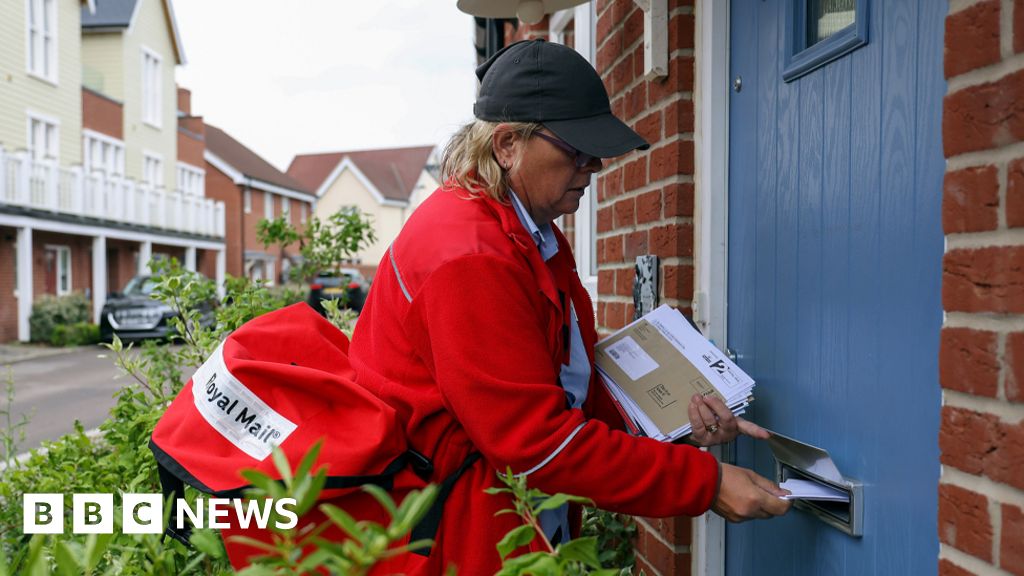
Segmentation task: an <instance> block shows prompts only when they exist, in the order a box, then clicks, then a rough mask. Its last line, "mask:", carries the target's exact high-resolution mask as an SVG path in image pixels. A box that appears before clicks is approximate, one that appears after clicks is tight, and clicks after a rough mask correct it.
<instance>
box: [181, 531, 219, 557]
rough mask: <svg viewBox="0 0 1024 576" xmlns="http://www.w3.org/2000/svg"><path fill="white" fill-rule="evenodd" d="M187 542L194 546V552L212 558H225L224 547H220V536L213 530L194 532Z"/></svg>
mask: <svg viewBox="0 0 1024 576" xmlns="http://www.w3.org/2000/svg"><path fill="white" fill-rule="evenodd" d="M189 542H191V543H192V546H195V548H196V550H199V551H200V552H202V553H203V554H206V555H207V556H210V557H212V558H224V557H225V556H226V554H225V553H224V546H222V545H221V540H220V536H219V535H218V534H217V533H216V532H214V531H213V530H206V529H201V530H196V531H194V532H192V536H191V537H190V538H189Z"/></svg>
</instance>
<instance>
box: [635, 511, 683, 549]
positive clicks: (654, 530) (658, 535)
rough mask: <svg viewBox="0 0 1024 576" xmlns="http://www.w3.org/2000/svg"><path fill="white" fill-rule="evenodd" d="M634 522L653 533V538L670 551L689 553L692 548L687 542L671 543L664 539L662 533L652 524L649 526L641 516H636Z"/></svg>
mask: <svg viewBox="0 0 1024 576" xmlns="http://www.w3.org/2000/svg"><path fill="white" fill-rule="evenodd" d="M691 522H692V520H691ZM636 523H637V524H639V525H641V526H643V527H644V529H645V530H647V532H648V533H649V534H652V535H654V539H655V540H657V541H658V542H661V543H662V544H664V545H665V546H666V547H667V548H668V549H669V550H671V551H672V553H673V554H689V553H690V551H691V550H692V547H691V546H690V545H688V544H672V543H671V542H669V541H668V540H666V539H665V536H664V534H662V533H661V532H659V531H658V529H657V528H655V527H654V526H651V524H650V523H649V522H647V521H646V520H644V519H643V518H636Z"/></svg>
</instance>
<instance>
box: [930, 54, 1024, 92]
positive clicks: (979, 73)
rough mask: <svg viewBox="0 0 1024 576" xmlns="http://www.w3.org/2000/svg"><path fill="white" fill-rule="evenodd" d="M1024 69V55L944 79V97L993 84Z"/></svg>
mask: <svg viewBox="0 0 1024 576" xmlns="http://www.w3.org/2000/svg"><path fill="white" fill-rule="evenodd" d="M1022 69H1024V53H1021V54H1014V55H1012V56H1010V57H1008V58H1005V59H1003V60H1000V61H999V62H993V63H992V64H988V65H986V66H982V67H980V68H975V69H973V70H968V71H967V72H963V73H961V74H957V75H956V76H953V77H952V78H948V79H946V95H947V96H951V95H954V94H956V93H958V92H960V91H962V90H965V89H969V88H974V87H977V86H982V85H984V84H993V83H996V82H998V81H999V80H1002V79H1003V78H1005V77H1007V76H1009V75H1011V74H1014V73H1016V72H1020V71H1021V70H1022Z"/></svg>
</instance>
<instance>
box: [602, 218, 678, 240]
mask: <svg viewBox="0 0 1024 576" xmlns="http://www.w3.org/2000/svg"><path fill="white" fill-rule="evenodd" d="M669 224H690V225H693V218H684V217H680V216H673V217H672V218H664V219H662V220H655V221H654V222H645V223H643V224H634V225H632V226H630V227H629V228H612V229H611V230H608V231H607V232H599V233H598V234H597V239H598V240H600V239H602V238H608V237H609V236H612V237H614V236H613V235H614V234H615V233H616V232H621V233H623V234H633V233H635V232H650V231H651V230H654V229H655V228H661V227H662V226H665V225H669ZM623 240H625V239H623Z"/></svg>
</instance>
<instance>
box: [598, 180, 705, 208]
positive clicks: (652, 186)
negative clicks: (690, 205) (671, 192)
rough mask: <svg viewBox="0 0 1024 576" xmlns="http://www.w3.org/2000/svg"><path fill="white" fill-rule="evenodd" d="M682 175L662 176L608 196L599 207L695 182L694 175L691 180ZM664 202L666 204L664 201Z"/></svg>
mask: <svg viewBox="0 0 1024 576" xmlns="http://www.w3.org/2000/svg"><path fill="white" fill-rule="evenodd" d="M682 176H684V175H683V174H677V175H675V176H669V177H667V178H661V179H659V180H655V181H654V182H648V183H647V184H644V185H643V186H640V187H639V188H634V189H633V190H630V191H628V192H623V193H621V194H617V195H615V196H607V197H606V198H605V199H604V200H601V201H599V202H598V203H597V209H598V210H600V209H602V208H608V207H610V206H614V205H615V204H616V203H617V202H618V201H619V200H622V199H624V198H638V197H640V196H643V195H644V194H648V193H650V192H654V191H655V190H661V191H663V192H664V191H665V187H666V186H671V185H676V184H693V183H694V182H693V177H692V176H690V177H689V180H687V179H684V178H680V177H682ZM662 204H663V205H664V203H662ZM674 218H683V216H674Z"/></svg>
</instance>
